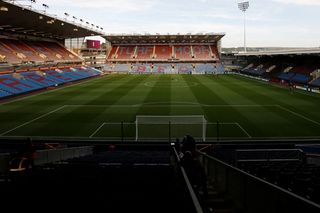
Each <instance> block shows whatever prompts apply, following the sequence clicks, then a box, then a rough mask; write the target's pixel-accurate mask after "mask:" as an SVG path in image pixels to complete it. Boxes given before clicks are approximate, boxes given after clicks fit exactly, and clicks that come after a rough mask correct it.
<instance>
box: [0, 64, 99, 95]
mask: <svg viewBox="0 0 320 213" xmlns="http://www.w3.org/2000/svg"><path fill="white" fill-rule="evenodd" d="M99 75H101V72H100V71H99V70H96V69H93V68H89V67H78V68H70V69H69V68H68V69H54V70H52V69H48V70H42V71H33V72H21V73H12V74H4V75H0V89H1V98H4V97H9V96H12V95H19V94H23V93H27V92H31V91H36V90H40V89H44V88H48V87H51V86H56V85H62V84H65V83H68V82H73V81H77V80H81V79H86V78H90V77H95V76H99Z"/></svg>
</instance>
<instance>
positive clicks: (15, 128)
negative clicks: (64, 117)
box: [0, 105, 66, 136]
mask: <svg viewBox="0 0 320 213" xmlns="http://www.w3.org/2000/svg"><path fill="white" fill-rule="evenodd" d="M65 107H66V105H63V106H61V107H59V108H57V109H55V110H52V111H50V112H47V113H45V114H43V115H41V116H39V117H36V118H34V119H32V120H30V121H28V122H25V123H23V124H21V125H19V126H16V127H14V128H13V129H10V130H8V131H6V132H3V133H1V135H0V136H4V135H6V134H8V133H10V132H13V131H15V130H17V129H19V128H21V127H23V126H26V125H28V124H30V123H32V122H34V121H37V120H39V119H41V118H44V117H46V116H48V115H51V114H53V113H55V112H58V111H59V110H62V109H63V108H65Z"/></svg>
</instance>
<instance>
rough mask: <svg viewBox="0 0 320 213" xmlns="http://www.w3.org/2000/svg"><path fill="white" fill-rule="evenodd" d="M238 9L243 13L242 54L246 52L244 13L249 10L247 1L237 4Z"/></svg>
mask: <svg viewBox="0 0 320 213" xmlns="http://www.w3.org/2000/svg"><path fill="white" fill-rule="evenodd" d="M238 7H239V9H240V10H241V11H242V12H243V17H244V24H243V35H244V36H243V37H244V52H247V43H246V11H247V9H248V8H249V1H244V2H239V3H238Z"/></svg>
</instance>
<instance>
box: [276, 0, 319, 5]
mask: <svg viewBox="0 0 320 213" xmlns="http://www.w3.org/2000/svg"><path fill="white" fill-rule="evenodd" d="M273 1H275V2H279V3H283V4H296V5H304V6H320V1H319V0H273Z"/></svg>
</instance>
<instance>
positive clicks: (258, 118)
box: [0, 75, 320, 140]
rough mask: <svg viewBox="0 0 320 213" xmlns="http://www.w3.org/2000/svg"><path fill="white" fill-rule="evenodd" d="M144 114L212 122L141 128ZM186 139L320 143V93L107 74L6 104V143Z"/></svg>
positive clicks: (219, 79)
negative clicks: (309, 140)
mask: <svg viewBox="0 0 320 213" xmlns="http://www.w3.org/2000/svg"><path fill="white" fill-rule="evenodd" d="M142 115H143V116H180V117H184V116H186V117H187V116H204V118H205V120H206V123H205V124H194V123H190V124H188V123H184V124H171V123H170V122H169V123H168V124H166V123H162V124H154V125H153V124H150V123H149V124H144V125H136V123H135V121H136V117H137V116H142ZM204 129H205V130H204ZM137 132H139V138H138V137H137V134H138V133H137ZM185 134H191V135H193V136H195V137H202V136H205V138H206V139H207V140H215V139H217V137H219V139H248V140H249V139H263V138H266V139H271V138H320V95H317V94H310V93H306V92H302V91H294V92H290V91H289V90H288V89H287V88H281V87H278V86H274V85H270V84H268V83H265V82H260V81H256V80H253V79H248V78H246V77H242V76H238V75H219V76H212V75H106V76H103V77H101V78H96V79H93V80H90V81H86V82H83V83H81V84H75V85H70V86H66V87H63V88H58V89H55V90H50V91H47V92H44V93H40V94H35V95H31V96H27V97H23V98H20V99H16V100H13V101H9V102H7V103H2V104H0V136H1V137H44V138H46V137H54V138H61V137H67V138H69V137H70V138H92V139H95V138H97V139H98V138H99V139H100V138H105V139H110V140H118V139H120V138H121V139H125V140H136V139H140V137H141V138H150V139H152V138H155V139H156V138H168V137H172V138H175V137H182V136H183V135H185Z"/></svg>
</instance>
